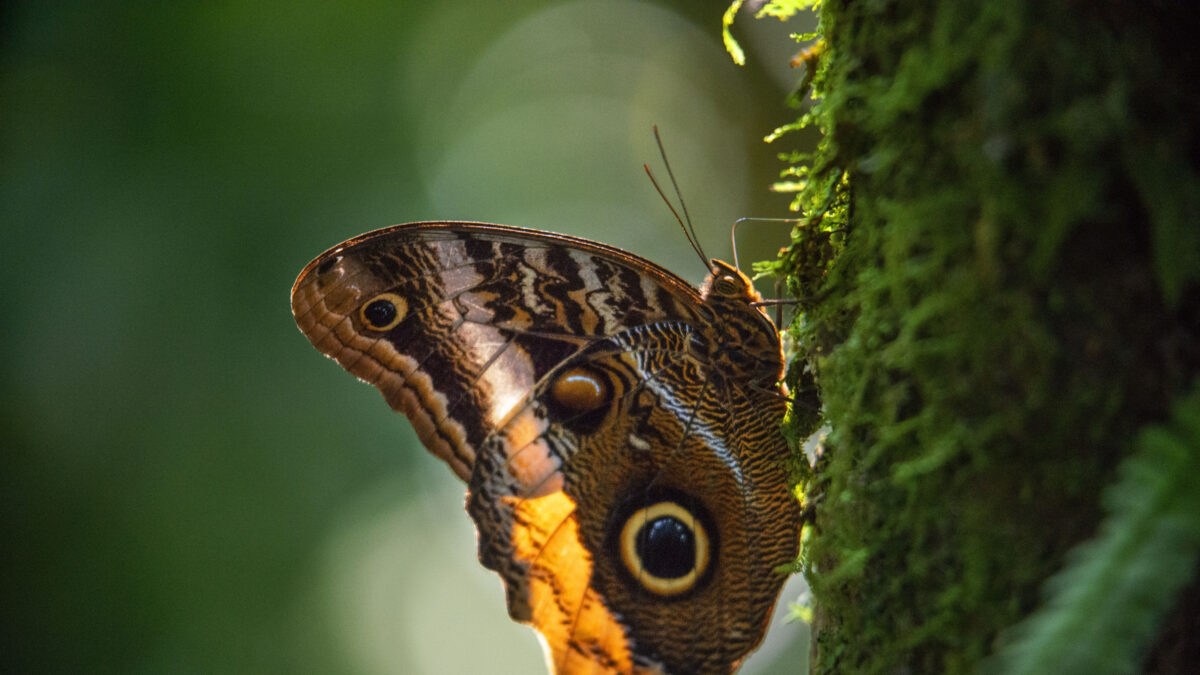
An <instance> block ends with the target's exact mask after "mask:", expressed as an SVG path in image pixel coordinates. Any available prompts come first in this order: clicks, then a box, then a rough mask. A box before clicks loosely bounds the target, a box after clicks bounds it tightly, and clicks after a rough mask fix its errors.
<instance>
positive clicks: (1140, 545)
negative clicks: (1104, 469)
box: [990, 387, 1200, 675]
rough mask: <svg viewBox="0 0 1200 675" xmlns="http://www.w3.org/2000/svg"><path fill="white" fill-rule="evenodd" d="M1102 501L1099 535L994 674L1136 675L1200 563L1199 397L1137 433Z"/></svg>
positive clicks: (1079, 552) (1071, 562)
mask: <svg viewBox="0 0 1200 675" xmlns="http://www.w3.org/2000/svg"><path fill="white" fill-rule="evenodd" d="M1104 502H1105V506H1106V511H1107V515H1106V518H1105V520H1104V523H1103V524H1102V525H1101V528H1100V534H1099V535H1098V536H1097V537H1095V538H1094V539H1091V540H1089V541H1087V542H1085V543H1083V544H1080V545H1079V546H1077V547H1076V548H1075V549H1073V550H1072V551H1071V552H1070V554H1069V555H1068V565H1067V567H1065V568H1064V569H1063V570H1062V571H1061V572H1059V573H1058V574H1056V575H1055V576H1054V577H1052V578H1051V579H1050V580H1049V582H1047V584H1046V590H1047V592H1048V597H1047V599H1046V601H1045V603H1044V604H1043V606H1042V608H1041V609H1040V610H1039V611H1038V612H1037V613H1035V614H1034V615H1033V616H1031V617H1029V618H1028V619H1026V620H1025V621H1023V622H1022V623H1021V624H1020V625H1018V626H1016V627H1015V628H1014V629H1013V636H1012V637H1011V638H1010V641H1011V643H1010V644H1008V645H1007V646H1006V647H1005V648H1004V649H1003V650H1002V651H1001V653H1000V654H998V655H997V656H996V657H995V659H994V660H993V661H992V663H991V664H990V666H991V668H992V669H993V670H995V671H997V672H1004V673H1046V672H1055V673H1089V674H1092V675H1103V674H1105V673H1132V672H1137V671H1138V669H1139V666H1140V665H1141V662H1142V659H1143V657H1144V656H1145V652H1146V650H1147V648H1148V647H1149V644H1150V641H1151V640H1152V639H1153V638H1154V636H1155V634H1156V632H1157V629H1158V628H1159V626H1160V624H1161V623H1162V619H1163V617H1164V615H1165V614H1166V613H1167V611H1168V610H1170V609H1171V607H1172V604H1173V603H1174V601H1175V596H1176V594H1177V593H1178V591H1179V590H1180V588H1182V587H1183V585H1184V584H1186V583H1187V581H1188V579H1190V578H1191V577H1192V575H1193V574H1194V573H1195V570H1196V564H1197V559H1198V557H1200V388H1196V387H1194V388H1193V390H1192V392H1191V393H1190V394H1189V395H1187V396H1186V397H1184V398H1181V399H1180V400H1179V401H1178V402H1177V403H1176V405H1175V408H1174V411H1173V414H1172V419H1171V422H1170V423H1169V424H1162V425H1155V426H1152V427H1150V428H1148V429H1146V430H1144V431H1142V433H1141V434H1139V436H1138V440H1137V451H1136V452H1135V454H1133V455H1131V456H1129V457H1128V458H1126V459H1125V461H1124V462H1122V464H1121V467H1120V469H1119V470H1118V480H1117V482H1116V483H1115V484H1113V485H1112V486H1110V487H1109V488H1108V489H1107V490H1106V492H1105V499H1104Z"/></svg>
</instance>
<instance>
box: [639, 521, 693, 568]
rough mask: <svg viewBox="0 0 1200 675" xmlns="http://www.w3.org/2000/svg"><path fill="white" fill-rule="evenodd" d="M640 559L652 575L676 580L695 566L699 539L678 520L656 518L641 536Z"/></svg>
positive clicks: (640, 533) (642, 531)
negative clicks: (697, 540)
mask: <svg viewBox="0 0 1200 675" xmlns="http://www.w3.org/2000/svg"><path fill="white" fill-rule="evenodd" d="M637 555H638V558H640V559H641V561H642V567H643V568H645V570H646V571H647V572H649V573H650V574H653V575H654V576H656V577H662V578H664V579H675V578H678V577H681V576H683V575H685V574H687V573H688V572H691V571H692V568H693V567H695V566H696V538H695V536H694V535H693V534H692V529H691V528H690V527H688V526H687V525H686V524H685V523H684V522H683V521H681V520H679V519H678V518H672V517H671V516H663V517H661V518H655V519H654V520H651V521H650V522H648V523H646V524H645V525H643V526H642V529H641V530H640V531H639V532H638V535H637Z"/></svg>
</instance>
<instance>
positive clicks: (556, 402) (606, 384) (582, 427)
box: [545, 366, 613, 434]
mask: <svg viewBox="0 0 1200 675" xmlns="http://www.w3.org/2000/svg"><path fill="white" fill-rule="evenodd" d="M549 394H550V395H549V396H547V397H546V398H545V404H546V409H547V411H548V412H549V414H550V417H551V418H552V419H553V420H554V421H556V422H558V423H559V424H562V425H563V426H564V427H566V428H567V429H569V430H571V431H572V432H574V433H577V434H590V433H593V432H595V431H596V430H597V429H599V428H600V425H601V424H602V423H603V422H604V419H605V417H607V416H608V411H609V405H608V404H609V402H610V401H611V400H612V396H613V393H612V382H611V381H609V378H608V376H607V375H605V374H604V373H603V372H601V371H598V370H596V369H594V368H590V367H587V366H575V367H572V368H567V369H566V370H564V371H563V372H562V374H560V375H559V376H558V379H556V380H554V384H551V385H550V392H549Z"/></svg>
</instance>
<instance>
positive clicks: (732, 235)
mask: <svg viewBox="0 0 1200 675" xmlns="http://www.w3.org/2000/svg"><path fill="white" fill-rule="evenodd" d="M803 220H804V219H803V218H753V217H745V218H738V219H737V220H735V221H733V227H731V228H729V239H730V240H731V241H732V243H733V266H734V267H736V268H738V269H739V270H740V269H742V266H741V265H739V264H738V254H737V226H738V225H741V224H742V223H746V222H750V221H754V222H759V223H799V222H801V221H803Z"/></svg>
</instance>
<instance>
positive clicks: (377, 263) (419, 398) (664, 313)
mask: <svg viewBox="0 0 1200 675" xmlns="http://www.w3.org/2000/svg"><path fill="white" fill-rule="evenodd" d="M631 260H634V258H633V257H632V256H630V255H629V254H627V253H625V252H623V251H620V250H619V249H615V248H611V247H607V246H603V245H600V244H596V243H593V242H588V241H586V240H582V239H576V238H573V237H565V236H562V235H554V234H549V233H541V232H535V231H531V230H517V229H515V228H508V227H503V226H499V225H489V224H485V223H412V224H407V225H398V226H395V227H391V228H386V229H383V230H377V231H375V232H371V233H368V234H366V235H363V236H361V237H356V238H354V239H351V240H349V241H347V242H345V243H343V244H341V245H339V246H337V247H334V248H333V249H330V250H329V251H327V252H325V253H324V254H322V255H321V256H320V257H318V258H317V259H316V260H313V261H312V262H311V263H310V264H309V265H308V266H307V267H305V268H304V271H303V272H301V273H300V276H299V278H298V279H297V280H296V284H295V286H294V287H293V289H292V314H293V315H294V316H295V318H296V323H297V324H298V325H299V327H300V330H301V331H302V332H303V333H304V334H305V336H307V337H308V339H309V341H310V342H312V344H313V345H314V346H315V347H316V348H317V349H319V350H321V351H322V352H324V353H325V354H326V355H328V356H329V357H331V358H333V359H334V360H336V361H337V362H338V363H339V364H341V366H342V367H343V368H345V369H346V370H348V371H350V372H351V373H353V374H354V375H356V376H357V377H358V378H359V379H361V380H363V381H365V382H368V383H370V384H373V385H375V386H376V387H378V388H379V390H380V391H381V392H382V393H383V395H384V398H386V399H387V401H388V404H389V405H391V406H392V408H393V409H395V410H397V411H400V412H402V413H404V414H405V415H406V416H408V418H409V420H410V421H411V422H412V424H413V427H414V428H415V429H416V431H417V434H418V436H419V437H420V438H421V441H422V442H423V443H424V444H425V446H426V447H427V448H428V449H429V450H430V451H431V452H433V454H435V455H437V456H438V457H440V458H442V459H443V460H445V461H446V462H447V463H448V464H449V465H450V467H451V468H452V469H453V470H454V472H455V473H456V474H458V476H459V477H460V478H462V479H463V480H468V479H469V478H470V475H471V467H472V465H473V464H474V461H475V452H476V448H477V447H478V446H479V443H480V441H481V440H482V439H484V438H486V437H488V436H491V435H493V434H495V433H496V431H497V429H498V427H499V424H500V423H501V422H502V421H503V420H504V418H505V416H506V415H507V414H508V412H509V411H510V410H512V409H513V408H514V407H515V406H516V405H517V403H518V402H519V401H521V400H522V399H523V398H524V397H525V396H527V395H528V394H529V392H530V391H532V389H533V386H534V383H535V382H537V381H538V380H539V379H540V378H542V377H543V376H544V375H545V374H546V373H547V372H548V371H549V370H550V369H551V368H553V367H554V366H556V365H558V364H559V363H560V362H561V361H563V360H564V359H566V358H568V357H569V356H570V355H572V354H574V353H575V352H577V351H578V350H579V349H580V348H581V347H582V346H583V345H586V344H587V343H588V342H590V341H592V340H594V339H595V338H596V336H603V335H607V334H611V333H614V332H617V331H619V330H621V329H622V328H623V327H625V326H628V325H637V324H647V323H654V322H658V321H663V320H669V319H680V320H693V318H694V316H693V314H692V312H691V310H690V308H691V307H692V306H694V305H695V303H696V291H695V289H693V288H692V287H691V286H689V285H688V284H687V283H686V282H684V281H683V280H681V279H679V278H678V277H675V276H674V275H671V274H670V273H668V272H666V271H665V270H661V269H660V270H658V271H659V274H658V276H657V277H650V276H647V275H646V274H641V273H638V272H635V271H634V268H633V266H631V264H630V261H631ZM389 306H390V308H389Z"/></svg>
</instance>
